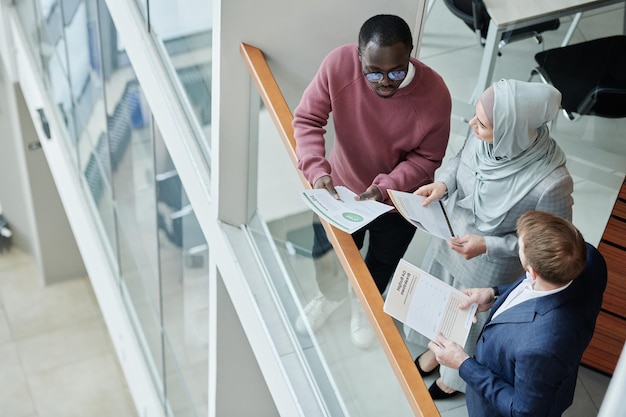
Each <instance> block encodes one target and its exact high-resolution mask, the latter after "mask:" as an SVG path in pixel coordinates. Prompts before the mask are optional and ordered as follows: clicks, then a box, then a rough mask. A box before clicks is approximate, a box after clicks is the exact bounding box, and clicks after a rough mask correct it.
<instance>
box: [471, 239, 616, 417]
mask: <svg viewBox="0 0 626 417" xmlns="http://www.w3.org/2000/svg"><path fill="white" fill-rule="evenodd" d="M524 278H525V277H521V278H520V279H518V280H517V281H516V282H515V283H513V284H511V285H510V286H502V287H500V292H501V294H502V296H501V297H499V298H498V300H496V302H495V304H494V305H493V307H492V310H491V314H492V315H493V312H495V311H496V309H497V308H498V307H499V306H500V305H501V304H502V302H503V301H504V300H505V299H506V298H507V296H508V295H509V293H510V292H511V290H512V289H513V288H515V287H516V286H517V285H519V284H520V283H521V282H522V281H523V280H524ZM606 280H607V270H606V263H605V261H604V258H603V257H602V255H601V254H600V252H598V250H597V249H596V248H594V247H593V246H592V245H590V244H587V263H586V266H585V269H584V271H583V273H582V274H581V275H580V276H579V277H578V278H576V279H575V280H574V281H573V282H572V284H571V285H570V286H569V287H567V288H566V289H565V290H563V291H560V292H558V293H555V294H551V295H547V296H544V297H539V298H535V299H532V300H528V301H525V302H523V303H521V304H518V305H517V306H515V307H512V308H510V309H508V310H506V311H505V312H503V313H502V314H500V315H499V316H498V317H496V318H495V319H493V320H491V317H490V319H489V320H488V321H487V323H486V324H485V326H484V327H483V331H482V333H481V335H480V337H479V338H478V343H477V347H476V352H475V356H474V358H469V359H467V360H465V361H464V362H463V363H462V364H461V367H460V368H459V373H460V375H461V377H462V378H463V379H464V380H465V381H466V382H467V391H466V401H467V409H468V412H469V415H470V416H471V417H484V416H490V417H491V416H532V417H541V416H561V414H562V413H563V411H565V409H567V407H569V406H570V405H571V403H572V399H573V396H574V388H575V387H576V376H577V374H578V367H579V365H580V359H581V357H582V354H583V352H584V351H585V349H586V347H587V345H588V344H589V342H590V340H591V337H592V336H593V331H594V328H595V323H596V318H597V316H598V313H599V311H600V305H601V304H602V294H603V292H604V288H605V287H606Z"/></svg>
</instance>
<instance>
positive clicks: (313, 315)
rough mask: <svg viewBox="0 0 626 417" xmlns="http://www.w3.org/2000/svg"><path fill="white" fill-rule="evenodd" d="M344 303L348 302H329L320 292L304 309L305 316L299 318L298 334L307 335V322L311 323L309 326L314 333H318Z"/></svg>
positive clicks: (297, 323) (296, 325)
mask: <svg viewBox="0 0 626 417" xmlns="http://www.w3.org/2000/svg"><path fill="white" fill-rule="evenodd" d="M344 301H346V300H345V299H344V300H341V301H332V300H329V299H328V298H326V297H324V294H322V293H321V292H318V293H317V295H316V296H315V298H313V299H312V300H311V301H309V304H307V305H306V307H304V312H303V314H301V315H300V316H298V319H297V320H296V324H295V329H296V332H298V334H300V335H306V334H307V326H306V324H305V320H306V322H307V323H309V326H310V327H311V329H312V330H313V331H314V332H315V331H317V330H318V329H319V328H320V327H322V325H323V324H324V322H326V319H328V317H330V315H331V314H332V313H333V311H335V310H337V309H338V308H339V307H340V306H341V305H342V304H343V303H344Z"/></svg>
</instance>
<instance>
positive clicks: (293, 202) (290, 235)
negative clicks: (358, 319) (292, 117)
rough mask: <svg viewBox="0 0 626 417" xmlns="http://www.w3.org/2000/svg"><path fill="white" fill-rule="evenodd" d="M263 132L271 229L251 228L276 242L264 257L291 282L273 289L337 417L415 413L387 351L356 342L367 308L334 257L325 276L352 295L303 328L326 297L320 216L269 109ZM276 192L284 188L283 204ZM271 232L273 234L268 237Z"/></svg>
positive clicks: (275, 278) (261, 189)
mask: <svg viewBox="0 0 626 417" xmlns="http://www.w3.org/2000/svg"><path fill="white" fill-rule="evenodd" d="M258 126H259V129H258V130H259V137H258V141H259V146H258V148H259V151H258V171H259V172H258V182H257V201H258V208H259V214H260V218H262V219H263V221H264V223H259V225H258V226H255V225H254V224H251V225H249V227H250V229H251V232H252V234H253V236H255V237H256V238H255V240H256V241H257V245H260V244H261V243H260V242H263V241H264V240H265V239H266V238H269V240H270V242H272V244H271V246H272V247H273V251H267V252H265V253H263V254H262V255H263V256H277V257H278V258H279V261H280V262H281V263H282V265H283V270H284V271H285V272H286V276H285V275H284V274H272V276H271V279H272V284H273V285H274V287H275V288H276V291H277V293H278V294H280V297H281V303H282V304H283V306H282V307H283V310H284V311H285V314H286V315H287V317H286V319H287V321H288V322H289V323H290V324H291V326H292V330H293V332H294V334H295V335H296V337H297V340H298V344H299V349H301V351H302V356H303V357H304V358H306V360H307V365H308V368H309V370H310V372H311V376H312V378H313V379H314V381H315V383H316V384H317V389H318V391H319V393H320V396H321V397H322V398H323V401H324V403H325V405H326V407H327V409H328V410H329V411H330V415H333V416H334V415H351V416H379V415H411V414H412V410H411V408H410V407H409V405H408V402H407V399H406V397H405V394H404V392H403V391H402V388H401V387H400V384H399V382H398V379H397V377H396V375H395V374H394V372H393V370H392V369H391V366H390V364H389V361H388V359H387V357H386V356H385V353H384V352H383V350H382V348H381V345H380V344H379V343H377V342H374V343H373V344H372V345H371V346H370V347H368V348H367V349H361V348H358V347H356V346H355V345H354V344H353V342H352V340H351V332H350V320H351V314H352V310H353V309H354V311H355V312H356V311H359V310H361V312H362V307H361V305H360V303H359V302H358V301H356V298H354V295H349V294H351V293H352V291H351V285H350V283H349V281H348V278H347V276H346V274H345V272H343V269H342V267H341V265H340V264H339V261H338V259H337V257H336V255H335V254H334V253H333V252H330V253H329V254H328V255H327V259H325V262H324V263H325V265H324V266H323V268H321V269H320V271H321V272H322V273H324V274H330V275H332V276H333V280H334V281H335V283H336V287H337V288H338V289H339V290H340V291H342V292H343V293H344V294H346V297H345V299H344V301H343V302H342V304H341V305H340V306H339V307H338V308H337V309H336V310H335V311H334V312H333V313H332V315H331V316H330V317H329V319H328V320H327V321H326V322H325V323H324V324H323V325H322V326H321V327H320V328H319V329H317V330H316V331H314V330H313V329H312V328H311V326H310V325H304V326H299V325H296V323H297V322H298V317H299V316H301V315H302V313H303V310H304V307H305V306H306V305H307V304H308V303H309V302H310V301H311V300H312V299H314V298H315V297H316V296H317V295H318V294H319V289H318V286H317V283H316V268H315V266H316V265H315V264H316V263H318V266H319V260H314V259H313V257H312V245H313V228H312V227H313V226H312V223H313V213H312V212H311V211H310V210H309V209H308V208H307V207H306V206H305V204H304V202H303V200H302V198H301V196H300V191H301V190H302V189H303V186H302V185H301V183H300V179H299V177H298V175H297V172H296V170H295V169H294V167H293V165H292V163H291V161H290V159H289V157H288V154H287V152H286V150H285V148H284V145H283V143H282V142H281V140H280V138H279V136H278V133H277V131H276V129H275V128H274V125H273V124H272V122H271V120H270V118H269V116H268V115H267V113H266V112H265V111H264V110H263V109H261V111H260V113H259V122H258ZM276 190H280V198H277V195H276ZM261 225H262V226H261ZM266 231H269V233H270V235H271V236H269V237H266V236H265V235H266ZM363 316H364V314H363ZM366 320H367V319H366ZM304 322H305V323H306V320H305V321H304ZM366 325H367V326H369V322H368V323H367V324H366Z"/></svg>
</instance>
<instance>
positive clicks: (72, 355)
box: [16, 319, 112, 376]
mask: <svg viewBox="0 0 626 417" xmlns="http://www.w3.org/2000/svg"><path fill="white" fill-rule="evenodd" d="M16 346H17V349H18V354H19V357H20V360H21V362H22V366H23V368H24V372H25V373H26V375H28V376H30V375H33V374H36V373H40V372H43V371H48V370H52V369H56V368H60V367H62V366H67V365H71V364H72V363H74V362H77V361H81V360H83V359H85V358H89V357H91V356H95V355H98V354H103V353H106V352H108V351H110V350H111V349H112V346H111V344H110V340H109V335H108V333H107V331H106V327H105V326H104V323H103V322H102V321H101V320H100V319H88V320H77V321H76V323H75V324H69V325H66V326H63V327H59V328H56V329H54V330H51V331H47V332H43V333H40V334H38V335H35V336H31V337H29V338H25V339H21V340H19V341H17V342H16Z"/></svg>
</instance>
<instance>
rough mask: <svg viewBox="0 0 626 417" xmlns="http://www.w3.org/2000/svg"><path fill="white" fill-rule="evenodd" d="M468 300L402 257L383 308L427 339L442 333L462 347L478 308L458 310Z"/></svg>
mask: <svg viewBox="0 0 626 417" xmlns="http://www.w3.org/2000/svg"><path fill="white" fill-rule="evenodd" d="M467 299H468V296H467V295H465V294H464V293H463V292H461V291H459V290H457V289H456V288H453V287H452V286H450V285H448V284H446V283H444V282H442V281H441V280H439V279H438V278H435V277H433V276H432V275H430V274H428V273H426V272H425V271H422V270H421V269H420V268H418V267H416V266H415V265H412V264H411V263H409V262H407V261H406V260H404V259H401V260H400V262H399V263H398V267H397V268H396V271H395V273H394V274H393V278H392V280H391V285H390V286H389V290H388V292H387V298H386V299H385V305H384V308H383V310H384V311H385V313H387V314H389V315H390V316H392V317H394V318H395V319H397V320H400V321H401V322H402V323H404V324H406V325H407V326H409V327H410V328H412V329H414V330H416V331H417V332H419V333H421V334H423V335H424V336H426V337H427V338H429V339H430V340H435V337H436V336H437V334H438V333H442V334H443V335H444V336H445V337H447V338H448V339H450V340H453V341H455V342H457V343H458V344H460V345H461V346H463V345H465V341H466V340H467V336H468V334H469V330H470V327H471V325H472V318H473V317H474V315H475V314H476V309H477V307H478V304H472V305H471V306H470V308H468V309H466V310H461V309H459V304H460V303H461V302H462V301H464V300H467Z"/></svg>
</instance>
